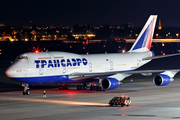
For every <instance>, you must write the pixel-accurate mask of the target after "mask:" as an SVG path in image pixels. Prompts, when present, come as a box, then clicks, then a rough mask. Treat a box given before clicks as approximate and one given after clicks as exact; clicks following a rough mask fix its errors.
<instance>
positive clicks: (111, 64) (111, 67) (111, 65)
mask: <svg viewBox="0 0 180 120" xmlns="http://www.w3.org/2000/svg"><path fill="white" fill-rule="evenodd" d="M110 70H113V62H112V61H110Z"/></svg>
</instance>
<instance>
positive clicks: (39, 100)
mask: <svg viewBox="0 0 180 120" xmlns="http://www.w3.org/2000/svg"><path fill="white" fill-rule="evenodd" d="M0 100H14V101H24V102H41V103H42V102H43V103H52V104H67V105H88V106H108V104H104V103H94V102H77V101H62V100H50V99H35V98H12V97H0Z"/></svg>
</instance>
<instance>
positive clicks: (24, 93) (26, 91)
mask: <svg viewBox="0 0 180 120" xmlns="http://www.w3.org/2000/svg"><path fill="white" fill-rule="evenodd" d="M22 86H23V87H24V90H23V95H30V91H29V89H30V88H29V84H28V83H23V84H22Z"/></svg>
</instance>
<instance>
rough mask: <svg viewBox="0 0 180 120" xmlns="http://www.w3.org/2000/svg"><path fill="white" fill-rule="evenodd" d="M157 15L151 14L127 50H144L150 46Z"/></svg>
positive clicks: (147, 49)
mask: <svg viewBox="0 0 180 120" xmlns="http://www.w3.org/2000/svg"><path fill="white" fill-rule="evenodd" d="M156 20H157V15H151V16H150V17H149V19H148V20H147V22H146V24H145V25H144V27H143V29H142V30H141V32H140V34H139V36H138V37H137V39H136V41H135V42H134V44H133V46H132V47H131V49H130V50H129V52H144V51H149V50H150V48H151V43H152V38H153V34H154V28H155V24H156Z"/></svg>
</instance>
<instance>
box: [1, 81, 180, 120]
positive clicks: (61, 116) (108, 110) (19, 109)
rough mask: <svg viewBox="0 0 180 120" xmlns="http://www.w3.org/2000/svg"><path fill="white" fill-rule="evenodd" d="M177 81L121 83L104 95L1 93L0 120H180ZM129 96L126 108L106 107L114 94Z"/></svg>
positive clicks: (32, 92)
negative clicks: (129, 104) (156, 83)
mask: <svg viewBox="0 0 180 120" xmlns="http://www.w3.org/2000/svg"><path fill="white" fill-rule="evenodd" d="M179 87H180V79H179V80H176V81H174V82H172V83H170V84H169V85H167V86H161V87H158V86H155V85H154V84H153V82H152V81H151V82H150V81H148V82H133V83H124V84H123V85H121V86H119V87H118V88H116V89H113V90H109V91H106V92H98V91H90V90H82V91H77V90H75V87H73V88H70V89H71V90H61V91H60V90H57V89H46V91H47V97H46V98H43V91H44V89H38V90H31V94H30V95H29V96H23V95H22V91H11V92H0V120H24V119H26V120H36V119H37V120H44V119H45V120H56V119H58V120H85V119H86V120H92V119H94V120H97V119H98V120H110V119H112V120H119V119H123V120H132V119H133V120H144V119H146V120H152V119H153V120H169V119H180V93H179V91H180V89H179ZM122 94H125V95H128V96H129V97H130V98H131V100H132V105H131V106H129V107H120V106H118V107H117V106H113V107H110V106H109V105H108V102H109V100H110V99H111V98H112V97H114V96H116V95H122Z"/></svg>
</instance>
